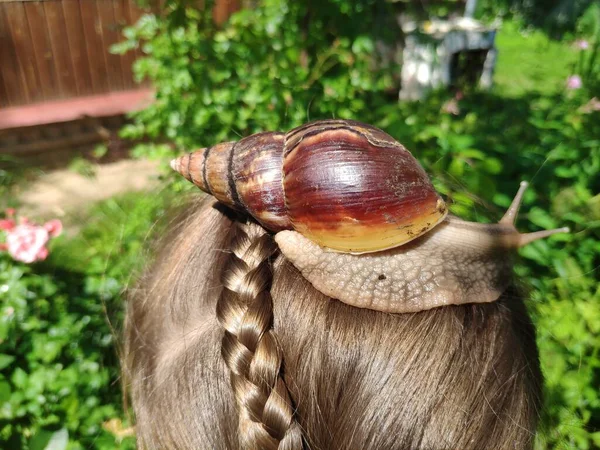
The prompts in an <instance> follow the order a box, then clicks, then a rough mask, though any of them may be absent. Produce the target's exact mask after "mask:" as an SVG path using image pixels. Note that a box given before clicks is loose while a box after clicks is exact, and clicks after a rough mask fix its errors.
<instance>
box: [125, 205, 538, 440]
mask: <svg viewBox="0 0 600 450" xmlns="http://www.w3.org/2000/svg"><path fill="white" fill-rule="evenodd" d="M187 211H188V213H186V214H184V215H183V217H180V218H179V219H178V220H176V221H175V222H174V223H173V224H172V225H171V227H170V228H171V232H170V235H169V236H168V237H167V238H166V239H165V240H164V242H163V244H162V250H161V251H159V252H158V253H157V255H158V256H157V257H156V260H155V262H154V263H153V265H152V266H151V267H150V268H149V269H148V270H147V271H146V273H145V274H144V275H143V276H142V277H141V278H140V280H139V283H138V285H137V288H136V289H134V290H132V292H131V296H130V300H129V302H128V308H127V315H126V324H125V354H124V374H125V378H126V380H128V382H127V386H126V388H127V390H128V391H129V393H130V396H131V399H132V404H133V409H134V412H135V416H136V434H137V439H138V445H139V447H140V448H142V449H145V450H153V449H281V450H283V449H285V450H292V449H294V450H299V449H307V450H308V449H314V450H316V449H365V450H368V449H457V448H460V449H484V448H491V447H493V448H495V449H527V448H531V447H532V445H533V440H534V436H535V429H536V424H537V419H538V415H539V414H538V413H539V410H540V404H541V387H540V386H541V378H542V377H541V373H540V368H539V361H538V355H537V349H536V346H535V333H534V328H533V326H532V324H531V322H530V320H529V317H528V315H527V312H526V310H525V307H524V304H523V299H522V296H521V295H520V293H519V292H518V290H517V289H516V288H514V287H510V288H509V289H508V290H507V291H506V292H505V293H504V294H503V295H502V297H501V298H500V299H499V300H498V301H496V302H493V303H487V304H468V305H460V306H447V307H442V308H436V309H432V310H429V311H423V312H419V313H410V314H386V313H381V312H377V311H371V310H367V309H359V308H355V307H352V306H348V305H345V304H343V303H341V302H339V301H337V300H334V299H331V298H329V297H326V296H325V295H323V294H321V293H319V292H318V291H316V290H315V289H314V288H313V287H312V286H311V285H310V283H309V282H308V281H306V280H305V279H304V278H303V277H302V275H301V274H300V273H299V272H298V271H297V270H296V269H295V268H294V267H293V266H292V265H291V263H289V262H288V261H287V260H286V259H285V258H284V257H282V256H281V255H278V252H277V246H276V244H275V243H274V241H273V238H272V236H271V235H270V234H269V233H268V232H266V231H265V230H264V229H263V228H262V227H260V226H259V225H257V224H256V223H254V222H252V221H250V220H247V219H243V218H240V217H237V216H235V217H234V216H232V214H231V213H230V212H228V211H227V210H226V209H225V208H223V207H221V206H220V205H218V204H215V203H213V202H209V201H206V200H205V201H202V202H198V203H194V204H192V205H188V207H187Z"/></svg>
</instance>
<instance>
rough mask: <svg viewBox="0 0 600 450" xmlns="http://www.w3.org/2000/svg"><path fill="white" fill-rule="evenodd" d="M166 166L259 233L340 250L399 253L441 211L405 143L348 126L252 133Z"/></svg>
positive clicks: (334, 122) (434, 222)
mask: <svg viewBox="0 0 600 450" xmlns="http://www.w3.org/2000/svg"><path fill="white" fill-rule="evenodd" d="M172 166H173V168H174V169H175V170H176V171H178V172H179V173H181V174H182V175H183V176H184V177H185V178H187V179H188V180H189V181H191V182H192V183H194V184H195V185H196V186H198V187H199V188H200V189H202V190H203V191H205V192H207V193H209V194H211V195H213V196H215V197H216V198H217V199H218V200H219V201H221V202H223V203H225V204H227V205H229V206H231V207H233V208H236V209H241V210H245V211H247V212H248V213H249V214H250V215H252V216H253V217H254V218H255V219H256V220H257V221H258V222H259V223H261V224H262V225H263V226H264V227H265V228H267V229H269V230H271V231H273V232H279V231H282V230H294V231H297V232H299V233H301V234H302V235H303V236H305V237H306V238H308V239H310V240H312V241H314V242H316V243H317V244H318V245H320V246H322V247H326V248H328V249H332V250H336V251H339V252H344V253H369V252H375V251H380V250H384V249H389V248H393V247H397V246H400V245H402V244H404V243H406V242H408V241H411V240H413V239H415V238H417V237H419V236H421V235H423V234H424V233H426V232H427V231H429V230H430V229H432V228H433V227H435V226H436V225H437V224H438V223H440V222H441V221H442V220H443V219H444V217H445V216H446V214H447V208H446V205H445V203H444V201H443V200H442V198H441V197H440V196H439V195H438V193H437V192H436V191H435V189H434V188H433V186H432V184H431V182H430V180H429V177H428V176H427V173H426V172H425V171H424V170H423V168H422V167H421V166H420V165H419V163H418V162H417V160H416V159H415V158H414V157H413V156H412V155H411V153H410V152H409V151H408V150H407V149H406V148H405V147H404V146H402V145H401V144H400V143H399V142H397V141H396V140H394V139H393V138H392V137H391V136H389V135H388V134H386V133H384V132H383V131H381V130H379V129H377V128H375V127H372V126H370V125H366V124H363V123H360V122H355V121H351V120H325V121H317V122H312V123H309V124H306V125H303V126H300V127H298V128H294V129H293V130H290V131H289V132H287V133H285V134H284V133H279V132H272V133H258V134H254V135H252V136H248V137H246V138H243V139H241V140H240V141H238V142H226V143H222V144H217V145H215V146H213V147H208V148H205V149H201V150H198V151H196V152H193V153H189V154H187V155H184V156H182V157H180V158H178V159H176V160H174V161H173V162H172Z"/></svg>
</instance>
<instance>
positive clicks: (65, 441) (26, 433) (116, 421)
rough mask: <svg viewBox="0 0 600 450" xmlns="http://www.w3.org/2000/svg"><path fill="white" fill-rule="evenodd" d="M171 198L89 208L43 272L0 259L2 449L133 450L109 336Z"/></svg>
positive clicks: (115, 352)
mask: <svg viewBox="0 0 600 450" xmlns="http://www.w3.org/2000/svg"><path fill="white" fill-rule="evenodd" d="M170 198H171V196H170V195H167V194H165V195H153V196H148V195H129V196H126V197H123V198H120V199H113V200H109V201H106V202H104V203H102V204H100V205H98V206H96V207H95V208H93V209H92V210H91V211H90V212H89V215H88V217H87V219H88V220H86V225H85V227H83V228H82V229H81V230H79V231H78V233H77V237H76V238H72V239H67V238H65V237H61V238H58V240H57V241H56V242H55V243H54V245H53V247H52V249H51V252H50V257H49V258H48V259H47V260H46V261H44V262H43V263H37V264H35V265H31V266H27V265H24V264H21V263H17V262H14V261H12V260H11V259H9V257H8V256H7V254H6V253H0V293H1V297H0V298H1V302H0V405H1V406H0V447H1V448H6V449H11V450H19V449H23V450H26V449H27V450H44V449H46V450H50V449H52V450H64V449H69V450H76V449H89V448H95V449H106V450H109V449H111V450H112V449H115V448H119V449H133V448H134V442H133V439H132V438H130V437H128V436H130V435H131V430H128V425H127V419H126V416H125V413H124V411H123V406H122V394H121V392H120V391H121V390H120V386H119V378H120V377H119V360H118V345H116V344H117V341H116V340H115V336H118V335H119V330H120V323H121V321H122V316H123V297H122V293H123V290H124V289H125V286H126V285H127V283H128V282H129V279H130V277H131V276H132V272H134V271H135V270H136V268H139V266H140V264H141V263H142V262H143V258H140V252H141V251H142V247H143V244H144V239H145V237H146V236H147V233H148V231H149V230H150V229H151V228H152V227H153V225H154V222H155V220H156V219H157V217H159V216H160V215H162V214H163V213H164V209H165V207H166V205H168V203H169V202H170ZM71 222H73V220H71ZM78 224H79V225H80V224H81V222H78ZM116 339H117V340H118V339H119V338H118V337H117V338H116Z"/></svg>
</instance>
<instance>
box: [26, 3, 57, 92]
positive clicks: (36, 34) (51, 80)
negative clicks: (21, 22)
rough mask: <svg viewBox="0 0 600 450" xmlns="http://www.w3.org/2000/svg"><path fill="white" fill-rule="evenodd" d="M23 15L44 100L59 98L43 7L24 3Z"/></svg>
mask: <svg viewBox="0 0 600 450" xmlns="http://www.w3.org/2000/svg"><path fill="white" fill-rule="evenodd" d="M24 7H25V15H26V16H27V22H28V23H29V32H30V35H31V41H32V43H33V53H34V55H35V59H36V61H37V73H38V77H39V79H40V83H41V86H42V91H43V92H44V100H51V99H54V98H57V97H59V96H60V85H59V83H58V73H57V70H56V66H55V64H54V54H53V52H52V44H51V42H50V33H49V32H48V25H47V24H46V16H45V13H44V6H43V5H42V4H41V3H29V2H28V3H25V4H24Z"/></svg>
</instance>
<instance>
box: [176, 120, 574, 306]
mask: <svg viewBox="0 0 600 450" xmlns="http://www.w3.org/2000/svg"><path fill="white" fill-rule="evenodd" d="M171 166H172V167H173V169H174V170H176V171H177V172H179V173H180V174H181V175H183V176H184V177H185V178H187V179H188V180H189V181H191V182H192V183H194V184H195V185H196V186H198V187H199V188H200V189H202V190H203V191H205V192H207V193H209V194H211V195H213V196H214V197H216V198H217V199H218V200H219V201H221V202H223V203H225V204H227V205H229V206H230V207H232V208H235V209H238V210H244V211H246V212H248V213H249V214H250V215H251V216H253V217H254V218H255V219H256V220H257V221H258V222H259V223H260V224H262V225H263V226H264V227H265V228H267V229H268V230H270V231H272V232H275V233H277V234H276V235H275V240H276V241H277V243H278V245H279V247H280V248H281V251H282V253H283V254H284V255H285V256H286V258H288V259H289V260H290V261H291V262H292V263H293V264H294V266H296V268H298V269H299V270H300V271H301V272H302V274H303V275H304V277H305V278H306V279H308V280H309V281H310V282H311V283H312V284H313V286H314V287H315V288H316V289H317V290H319V291H321V292H322V293H324V294H326V295H328V296H331V297H333V298H337V299H339V300H341V301H343V302H344V303H348V304H350V305H353V306H357V307H361V308H369V309H374V310H378V311H385V312H392V313H403V312H414V311H422V310H426V309H431V308H434V307H438V306H442V305H449V304H462V303H482V302H491V301H494V300H496V299H497V298H498V297H499V296H500V294H501V293H502V292H503V291H504V290H505V289H506V287H507V286H508V284H509V282H510V277H511V273H512V263H511V257H510V256H511V255H510V253H511V252H512V250H514V249H516V248H518V247H520V246H523V245H525V244H527V243H529V242H531V241H533V240H536V239H541V238H544V237H546V236H550V235H552V234H554V233H559V232H566V231H568V229H566V228H560V229H556V230H549V231H539V232H535V233H529V234H521V233H519V232H518V231H517V230H516V228H515V226H514V222H515V220H516V216H517V213H518V209H519V206H520V203H521V199H522V196H523V192H524V190H525V188H526V186H527V184H526V183H521V188H520V189H519V192H518V193H517V195H516V196H515V199H514V200H513V203H512V205H511V206H510V208H509V209H508V211H507V213H506V214H505V215H504V217H503V218H502V220H500V222H499V223H497V224H478V223H473V222H465V221H463V220H460V219H458V218H456V217H453V216H447V208H446V205H445V203H444V201H443V199H442V198H441V197H440V196H439V195H438V193H437V192H436V191H435V189H434V188H433V186H432V184H431V182H430V181H429V178H428V176H427V174H426V172H425V171H424V170H423V168H422V167H421V166H420V165H419V163H418V162H417V160H416V159H415V158H414V157H413V156H412V155H411V153H410V152H409V151H408V150H407V149H406V148H404V146H402V145H401V144H400V143H399V142H397V141H396V140H394V139H393V138H392V137H391V136H389V135H388V134H386V133H384V132H383V131H381V130H379V129H377V128H375V127H372V126H370V125H366V124H362V123H360V122H355V121H350V120H325V121H317V122H312V123H309V124H306V125H303V126H301V127H298V128H295V129H293V130H290V131H289V132H287V133H285V134H284V133H278V132H272V133H259V134H255V135H252V136H248V137H246V138H243V139H241V140H240V141H238V142H226V143H222V144H217V145H215V146H213V147H208V148H205V149H202V150H198V151H196V152H193V153H189V154H186V155H184V156H181V157H180V158H177V159H175V160H173V161H172V162H171Z"/></svg>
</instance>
